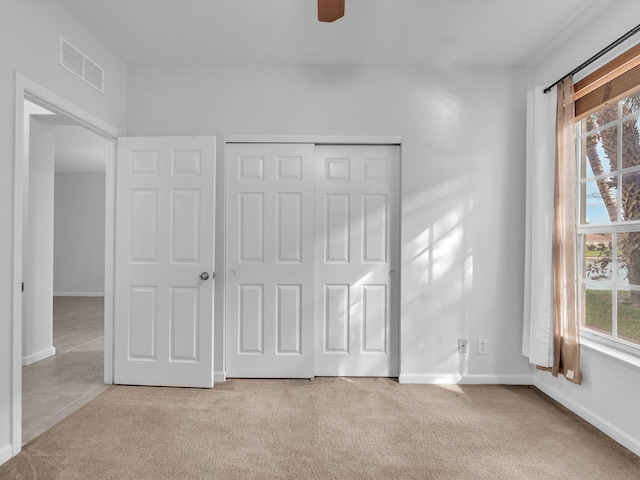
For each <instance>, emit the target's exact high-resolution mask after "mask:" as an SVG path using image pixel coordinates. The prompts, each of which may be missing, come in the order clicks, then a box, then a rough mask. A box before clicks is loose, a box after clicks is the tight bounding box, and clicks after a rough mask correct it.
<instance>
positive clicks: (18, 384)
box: [0, 72, 124, 463]
mask: <svg viewBox="0 0 640 480" xmlns="http://www.w3.org/2000/svg"><path fill="white" fill-rule="evenodd" d="M25 99H27V100H30V101H32V102H34V103H36V104H39V105H42V106H43V107H45V108H47V109H48V110H50V111H52V112H54V113H56V114H58V115H63V116H65V117H68V118H71V119H72V120H74V121H76V122H77V123H78V125H80V126H82V127H84V128H86V129H87V130H90V131H92V132H94V133H96V134H98V135H100V136H102V137H104V138H106V139H107V140H109V141H110V145H111V148H110V152H109V155H108V156H107V162H106V211H105V214H106V215H105V301H104V345H105V348H104V383H105V384H111V383H113V368H112V367H113V354H112V352H113V336H112V332H113V260H114V257H113V252H114V206H115V193H114V192H115V191H114V178H115V175H114V174H115V139H116V138H117V137H120V136H124V132H123V131H121V130H119V129H118V128H116V127H114V126H112V125H110V124H108V123H106V122H104V121H103V120H101V119H99V118H98V117H96V116H94V115H92V114H90V113H89V112H87V111H85V110H83V109H82V108H80V107H78V106H76V105H75V104H73V103H71V102H69V101H68V100H66V99H65V98H63V97H61V96H60V95H58V94H56V93H54V92H52V91H51V90H48V89H47V88H45V87H43V86H42V85H40V84H38V83H36V82H34V81H32V80H30V79H28V78H27V77H25V76H23V75H22V74H20V73H18V72H16V74H15V103H14V109H15V110H14V159H13V166H14V178H13V191H14V198H13V266H12V276H11V279H12V306H11V309H12V339H11V340H12V345H11V379H10V381H11V393H10V395H11V408H10V416H11V437H10V438H11V445H12V451H11V456H15V455H17V454H18V453H20V451H21V450H22V288H21V286H22V278H23V272H22V254H23V248H22V247H23V241H24V239H23V233H22V223H23V201H22V197H23V181H24V175H25V172H24V168H23V167H24V158H23V157H24V151H23V142H24V134H25V132H24V107H23V105H24V100H25ZM5 460H7V459H4V458H0V463H3V462H4V461H5Z"/></svg>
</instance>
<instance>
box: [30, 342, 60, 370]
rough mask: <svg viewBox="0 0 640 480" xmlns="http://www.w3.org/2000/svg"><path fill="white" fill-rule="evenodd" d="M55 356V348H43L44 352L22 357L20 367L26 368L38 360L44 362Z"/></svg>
mask: <svg viewBox="0 0 640 480" xmlns="http://www.w3.org/2000/svg"><path fill="white" fill-rule="evenodd" d="M55 354H56V347H49V348H45V349H44V350H40V351H39V352H35V353H32V354H31V355H27V356H26V357H25V356H24V355H23V356H22V366H23V367H26V366H27V365H32V364H34V363H36V362H39V361H40V360H44V359H45V358H49V357H52V356H53V355H55Z"/></svg>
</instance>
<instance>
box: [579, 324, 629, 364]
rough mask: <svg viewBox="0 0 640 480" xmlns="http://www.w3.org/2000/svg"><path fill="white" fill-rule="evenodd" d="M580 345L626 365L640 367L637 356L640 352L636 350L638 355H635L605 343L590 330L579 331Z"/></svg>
mask: <svg viewBox="0 0 640 480" xmlns="http://www.w3.org/2000/svg"><path fill="white" fill-rule="evenodd" d="M580 345H582V346H583V347H586V348H588V349H589V350H593V351H596V352H599V353H601V354H603V355H607V356H608V357H611V358H614V359H616V360H618V361H620V362H623V363H625V364H627V365H631V366H634V367H637V368H640V356H638V355H640V352H638V355H635V354H634V353H631V352H627V351H624V350H621V349H619V348H615V347H612V346H610V345H605V344H604V342H602V341H601V340H600V339H599V338H598V336H597V335H594V334H592V333H590V332H585V331H584V330H583V331H581V332H580Z"/></svg>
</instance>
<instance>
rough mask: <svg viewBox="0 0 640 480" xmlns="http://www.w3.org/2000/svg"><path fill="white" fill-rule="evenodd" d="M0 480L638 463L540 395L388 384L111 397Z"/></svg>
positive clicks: (543, 472) (34, 448) (576, 468)
mask: <svg viewBox="0 0 640 480" xmlns="http://www.w3.org/2000/svg"><path fill="white" fill-rule="evenodd" d="M0 478H2V479H65V480H72V479H82V480H89V479H196V478H198V479H271V478H289V479H361V478H372V479H373V478H375V479H378V478H380V479H386V478H389V479H392V478H393V479H395V478H398V479H403V478H406V479H610V480H613V479H616V480H617V479H634V480H638V479H639V478H640V458H639V457H637V456H635V455H634V454H632V453H631V452H630V451H628V450H626V449H624V448H622V447H621V446H620V445H618V444H617V443H615V442H614V441H612V440H611V439H609V438H608V437H606V436H605V435H604V434H602V433H600V432H599V431H598V430H596V429H595V428H593V427H592V426H590V425H589V424H587V423H586V422H584V421H582V420H581V419H579V418H578V417H576V416H575V415H573V414H572V413H570V412H568V411H567V410H565V409H564V408H562V407H560V406H559V405H558V404H556V403H554V402H553V401H551V400H549V399H548V398H547V397H546V396H544V395H543V394H542V393H540V392H538V391H537V390H536V389H535V388H532V387H507V386H459V387H458V386H451V387H438V386H433V385H431V386H428V385H399V384H398V383H397V382H396V381H395V380H391V379H371V378H360V379H352V378H317V379H316V380H314V381H309V380H230V381H228V382H226V383H223V384H219V385H216V386H215V387H214V388H213V389H212V390H192V389H178V388H149V387H120V386H118V387H112V388H110V389H109V390H107V391H106V392H104V393H103V394H101V395H100V396H99V397H97V398H96V399H95V400H93V401H91V402H90V403H89V404H87V405H86V406H84V407H83V408H82V409H80V410H78V411H77V412H75V413H74V414H72V415H71V416H70V417H68V418H66V419H65V420H63V421H62V422H61V423H59V424H58V425H56V426H55V427H54V428H53V429H51V430H49V431H47V432H45V433H44V434H43V435H41V436H40V437H38V438H36V439H35V440H34V441H32V442H31V443H29V444H28V445H27V446H26V447H25V449H24V451H23V452H22V453H21V454H20V455H19V456H18V457H16V458H14V459H12V460H10V461H9V462H7V463H6V464H5V465H3V466H1V467H0Z"/></svg>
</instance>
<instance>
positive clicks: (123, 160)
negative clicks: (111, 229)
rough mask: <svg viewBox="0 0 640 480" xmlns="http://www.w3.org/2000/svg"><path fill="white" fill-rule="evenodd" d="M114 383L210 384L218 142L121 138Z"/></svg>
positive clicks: (181, 138) (207, 139)
mask: <svg viewBox="0 0 640 480" xmlns="http://www.w3.org/2000/svg"><path fill="white" fill-rule="evenodd" d="M116 170H117V173H116V175H117V181H116V188H117V192H116V252H115V269H116V272H115V296H114V303H115V310H114V311H115V316H114V381H115V383H120V384H133V385H165V386H185V387H211V386H212V385H213V364H212V361H213V338H212V336H213V279H212V278H209V279H207V280H204V279H200V274H201V273H202V272H207V274H208V275H209V276H210V277H212V272H213V268H214V263H213V262H214V260H213V259H214V257H213V253H214V243H213V242H214V235H213V231H214V211H215V210H214V185H215V181H214V180H215V178H214V175H215V138H213V137H158V138H122V139H119V140H118V162H117V169H116Z"/></svg>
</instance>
